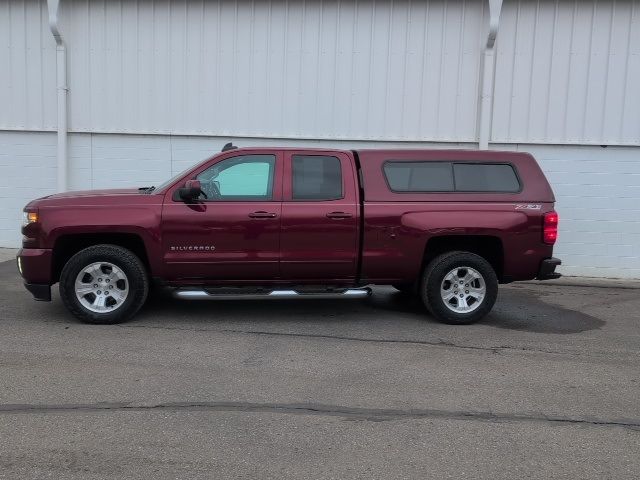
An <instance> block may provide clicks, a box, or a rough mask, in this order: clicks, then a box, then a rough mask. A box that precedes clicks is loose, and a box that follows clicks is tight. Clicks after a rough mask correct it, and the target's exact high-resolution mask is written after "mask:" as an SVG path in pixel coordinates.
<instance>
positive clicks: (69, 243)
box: [52, 232, 151, 283]
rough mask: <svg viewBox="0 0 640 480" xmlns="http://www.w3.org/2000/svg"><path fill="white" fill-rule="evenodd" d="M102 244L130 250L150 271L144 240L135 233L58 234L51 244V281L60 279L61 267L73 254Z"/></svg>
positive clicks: (148, 271)
mask: <svg viewBox="0 0 640 480" xmlns="http://www.w3.org/2000/svg"><path fill="white" fill-rule="evenodd" d="M103 244H109V245H117V246H119V247H123V248H126V249H127V250H130V251H131V252H133V253H134V254H135V255H136V256H137V257H138V258H139V259H140V261H141V262H142V264H143V265H144V266H145V268H146V270H147V273H150V272H151V265H150V263H149V257H148V255H147V249H146V246H145V243H144V240H143V239H142V237H141V236H139V235H137V234H135V233H121V232H109V233H107V232H105V233H72V234H66V235H61V236H59V237H58V238H57V239H56V241H55V244H54V246H53V265H52V269H53V271H52V280H53V282H54V283H55V282H57V281H59V280H60V273H61V272H62V269H63V267H64V266H65V264H66V263H67V262H68V261H69V259H70V258H71V257H72V256H73V255H75V254H76V253H78V252H79V251H81V250H83V249H85V248H87V247H91V246H93V245H103Z"/></svg>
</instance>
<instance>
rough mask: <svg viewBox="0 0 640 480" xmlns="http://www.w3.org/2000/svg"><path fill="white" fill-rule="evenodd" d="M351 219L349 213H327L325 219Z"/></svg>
mask: <svg viewBox="0 0 640 480" xmlns="http://www.w3.org/2000/svg"><path fill="white" fill-rule="evenodd" d="M351 217H353V215H351V214H350V213H347V212H329V213H327V218H335V219H337V220H340V219H343V218H351Z"/></svg>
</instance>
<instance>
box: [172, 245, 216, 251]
mask: <svg viewBox="0 0 640 480" xmlns="http://www.w3.org/2000/svg"><path fill="white" fill-rule="evenodd" d="M215 249H216V247H214V246H213V245H178V246H174V245H171V246H170V247H169V250H171V251H172V252H213V251H214V250H215Z"/></svg>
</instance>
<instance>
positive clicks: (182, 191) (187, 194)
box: [178, 180, 202, 202]
mask: <svg viewBox="0 0 640 480" xmlns="http://www.w3.org/2000/svg"><path fill="white" fill-rule="evenodd" d="M201 193H202V186H201V184H200V180H187V183H186V184H185V186H184V187H183V188H179V189H178V195H179V196H180V198H181V199H182V200H184V201H186V202H190V201H193V200H195V199H196V198H198V197H199V196H200V194H201Z"/></svg>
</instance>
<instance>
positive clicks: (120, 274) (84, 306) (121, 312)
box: [60, 245, 149, 324]
mask: <svg viewBox="0 0 640 480" xmlns="http://www.w3.org/2000/svg"><path fill="white" fill-rule="evenodd" d="M148 291H149V280H148V277H147V271H146V269H145V267H144V265H143V264H142V262H141V261H140V259H139V258H138V257H137V256H136V255H134V254H133V253H132V252H131V251H130V250H127V249H126V248H122V247H119V246H116V245H94V246H92V247H88V248H85V249H84V250H81V251H79V252H78V253H76V254H75V255H74V256H73V257H71V258H70V259H69V261H68V262H67V263H66V265H65V266H64V268H63V269H62V273H61V274H60V297H61V298H62V302H63V303H64V305H65V307H67V309H68V310H69V311H70V312H71V313H72V314H73V315H75V316H76V317H77V318H79V319H80V320H82V321H83V322H86V323H93V324H113V323H119V322H123V321H125V320H128V319H129V318H131V317H132V316H133V315H135V314H136V312H137V311H138V310H140V307H142V305H143V304H144V302H145V300H146V298H147V293H148Z"/></svg>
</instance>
